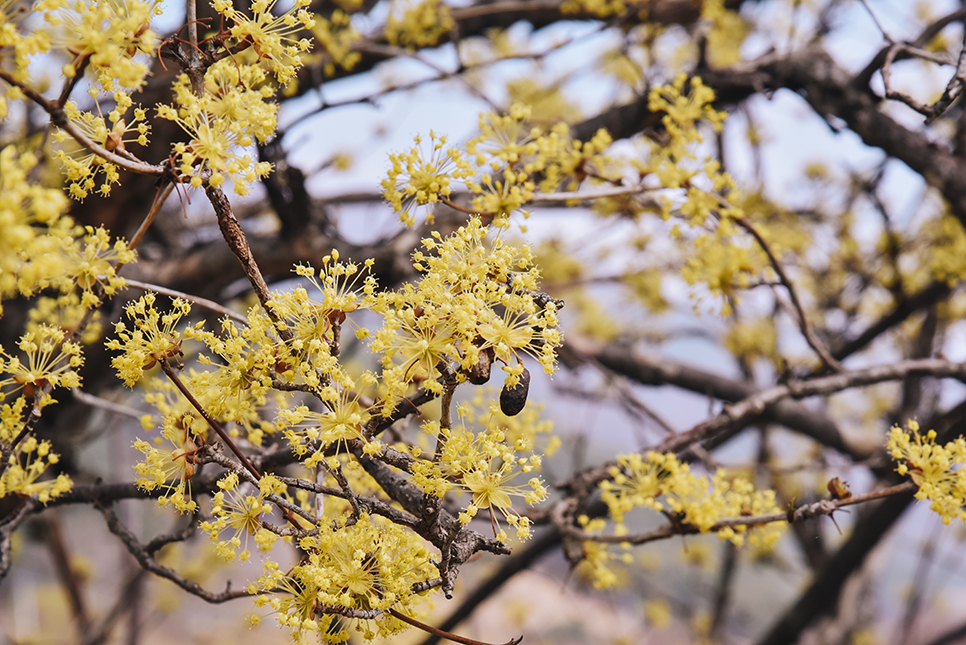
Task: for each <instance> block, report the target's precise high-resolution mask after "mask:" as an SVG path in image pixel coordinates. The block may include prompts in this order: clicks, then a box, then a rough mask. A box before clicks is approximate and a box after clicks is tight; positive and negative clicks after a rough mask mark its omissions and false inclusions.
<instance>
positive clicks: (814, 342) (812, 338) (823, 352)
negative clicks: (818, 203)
mask: <svg viewBox="0 0 966 645" xmlns="http://www.w3.org/2000/svg"><path fill="white" fill-rule="evenodd" d="M719 199H720V198H719ZM722 202H723V203H724V204H727V202H726V201H724V200H722ZM727 207H730V204H729V205H728V206H727ZM733 219H734V221H735V223H736V224H738V225H739V226H740V227H741V228H743V229H745V230H746V231H748V232H749V233H751V235H752V237H754V238H755V241H757V242H758V245H759V246H760V247H761V248H762V250H763V251H764V252H765V255H767V256H768V260H769V261H770V262H771V265H772V268H773V269H774V270H775V273H777V274H778V279H779V280H781V283H782V285H784V287H785V289H786V290H787V291H788V296H789V297H790V298H791V299H792V306H793V307H794V308H795V313H796V314H798V327H799V329H801V331H802V335H803V336H804V337H805V341H806V342H807V343H808V346H809V347H811V348H812V349H813V350H814V351H815V353H816V354H818V357H819V358H820V359H821V360H822V362H823V363H825V365H826V366H827V367H829V368H830V369H832V370H834V371H836V372H841V371H842V370H843V369H845V368H843V367H842V364H841V363H839V362H838V361H837V360H835V357H834V356H832V354H831V353H830V352H829V351H828V348H827V347H825V344H824V343H823V342H822V341H821V340H820V339H819V337H818V336H817V335H816V334H815V329H814V328H813V327H812V325H811V324H810V323H809V322H808V316H806V315H805V308H804V307H803V306H802V301H801V299H800V298H799V297H798V290H796V289H795V285H794V283H793V282H792V280H791V278H789V277H788V274H787V273H786V272H785V268H784V267H783V266H782V263H781V262H780V261H779V260H778V256H776V255H775V252H774V251H773V250H772V248H771V245H770V244H768V241H767V240H766V239H765V238H764V236H762V234H761V233H760V232H759V231H758V229H757V228H755V227H754V225H752V223H751V222H749V221H748V220H747V219H746V218H744V217H735V218H733Z"/></svg>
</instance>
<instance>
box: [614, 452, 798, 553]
mask: <svg viewBox="0 0 966 645" xmlns="http://www.w3.org/2000/svg"><path fill="white" fill-rule="evenodd" d="M617 463H618V465H617V466H614V467H613V468H611V471H610V476H611V480H608V481H603V482H601V484H600V488H601V490H602V491H603V493H602V495H601V498H602V499H603V500H604V502H605V503H606V504H607V508H608V509H609V510H610V514H611V517H612V518H613V520H614V521H615V522H616V523H617V524H618V528H619V530H624V529H623V523H624V515H625V514H626V513H628V512H629V511H631V510H632V509H634V508H638V507H646V508H650V509H653V510H655V511H665V510H666V511H668V512H670V513H672V514H673V515H674V516H675V518H677V519H678V520H679V521H681V522H683V523H685V524H689V525H691V526H694V527H695V528H697V529H698V530H699V531H701V532H707V531H709V530H711V528H712V527H713V526H714V525H715V523H717V522H718V521H720V520H723V519H725V518H737V517H741V516H745V515H768V514H771V513H780V512H781V509H780V508H778V506H777V505H776V504H775V492H774V491H772V490H755V487H754V485H752V484H751V482H749V481H747V480H745V479H743V478H741V477H735V478H730V479H729V477H728V475H727V473H726V472H725V471H724V470H719V471H717V472H716V473H715V474H714V476H713V477H712V478H711V480H708V478H707V477H705V476H704V475H700V476H699V475H695V474H694V473H692V472H691V469H690V467H689V466H688V465H687V464H685V463H682V462H680V461H678V459H677V458H676V457H675V456H674V455H673V454H661V453H657V452H649V453H647V455H646V456H644V455H641V454H640V453H632V454H629V455H621V456H620V457H618V458H617ZM781 525H782V523H781V522H775V523H772V524H768V525H766V526H763V527H758V528H754V529H751V530H749V529H748V528H747V527H744V526H741V525H738V526H735V527H733V528H731V527H729V528H724V529H721V530H719V531H718V532H717V535H718V537H719V538H721V539H723V540H731V541H732V542H733V543H734V544H735V545H738V546H740V545H741V544H743V543H744V541H745V534H746V533H747V534H748V541H749V542H750V543H751V544H753V545H756V546H757V545H761V546H766V547H767V546H769V545H771V544H774V542H775V541H776V540H777V539H778V538H779V537H780V536H781Z"/></svg>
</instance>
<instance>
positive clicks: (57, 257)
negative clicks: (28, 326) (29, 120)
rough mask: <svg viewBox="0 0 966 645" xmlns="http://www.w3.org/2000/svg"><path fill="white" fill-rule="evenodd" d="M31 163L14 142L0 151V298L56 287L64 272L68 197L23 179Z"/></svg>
mask: <svg viewBox="0 0 966 645" xmlns="http://www.w3.org/2000/svg"><path fill="white" fill-rule="evenodd" d="M36 165H37V157H36V156H35V155H34V154H31V153H29V152H28V153H24V154H18V152H17V149H16V148H15V147H14V146H7V147H6V148H4V149H3V150H2V151H0V230H2V231H3V235H0V302H2V300H3V299H4V298H10V297H12V296H14V295H16V294H20V295H24V296H30V295H32V294H33V293H35V292H36V291H39V290H41V289H47V288H50V287H51V286H58V287H59V286H60V282H59V280H58V279H59V278H60V277H62V276H63V275H64V274H65V273H66V268H65V263H66V259H65V257H64V254H63V253H62V250H63V246H64V239H65V238H68V239H69V238H70V236H71V234H72V232H73V228H74V226H73V222H72V221H71V220H70V218H68V217H66V216H64V213H65V211H66V210H67V206H68V201H69V200H68V199H67V198H66V197H65V196H64V193H63V191H61V190H57V189H53V188H45V187H44V186H43V185H42V184H40V183H39V182H34V181H28V178H27V174H28V173H29V172H30V171H31V170H32V169H33V168H34V167H35V166H36ZM2 313H3V309H2V306H0V314H2Z"/></svg>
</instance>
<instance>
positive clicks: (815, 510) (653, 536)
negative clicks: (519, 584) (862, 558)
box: [554, 481, 918, 545]
mask: <svg viewBox="0 0 966 645" xmlns="http://www.w3.org/2000/svg"><path fill="white" fill-rule="evenodd" d="M917 488H918V486H916V484H915V483H914V482H912V481H908V482H904V483H902V484H896V485H895V486H889V487H888V488H882V489H880V490H875V491H872V492H870V493H866V494H864V495H856V496H854V497H847V498H845V499H836V500H831V499H823V500H821V501H818V502H814V503H812V504H804V505H802V506H799V507H798V508H797V509H795V510H794V511H789V512H787V513H770V514H768V515H755V516H749V517H729V518H725V519H723V520H719V521H717V522H715V523H714V524H713V525H712V526H711V527H710V528H708V529H707V530H706V531H702V530H700V529H699V528H698V527H696V526H691V525H690V524H684V523H679V522H678V523H670V524H665V525H664V526H662V527H661V528H659V529H655V530H653V531H649V532H648V533H639V534H637V535H601V534H597V533H588V532H587V531H582V530H580V529H577V528H574V527H573V525H572V524H571V523H563V524H562V525H561V524H558V522H557V521H554V525H555V526H557V528H558V529H559V530H561V531H563V532H564V533H565V534H567V535H568V536H569V537H572V538H574V539H577V540H584V541H590V542H600V543H603V544H625V543H626V544H635V545H636V544H645V543H647V542H655V541H657V540H664V539H667V538H669V537H673V536H675V535H690V534H695V533H717V532H718V531H721V530H723V529H734V528H739V527H744V528H752V527H756V526H764V525H766V524H773V523H775V522H800V521H802V520H807V519H811V518H813V517H821V516H823V515H831V514H832V513H834V512H835V511H837V510H839V509H841V508H843V507H845V506H853V505H855V504H862V503H865V502H870V501H873V500H877V499H883V498H886V497H892V496H895V495H901V494H903V493H909V492H912V491H915V490H916V489H917ZM555 519H556V518H555Z"/></svg>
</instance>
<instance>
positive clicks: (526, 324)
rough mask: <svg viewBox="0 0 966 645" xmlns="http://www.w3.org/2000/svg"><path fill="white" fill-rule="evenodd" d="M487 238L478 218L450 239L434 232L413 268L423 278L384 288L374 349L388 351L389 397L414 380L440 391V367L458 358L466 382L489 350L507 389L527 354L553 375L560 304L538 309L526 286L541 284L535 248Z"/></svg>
mask: <svg viewBox="0 0 966 645" xmlns="http://www.w3.org/2000/svg"><path fill="white" fill-rule="evenodd" d="M486 236H487V229H486V227H484V226H483V225H482V224H481V223H480V221H479V219H478V218H472V219H471V220H470V221H469V223H467V224H466V225H465V226H462V227H460V228H459V230H457V231H456V233H454V234H453V235H451V236H449V237H447V238H445V239H443V238H442V237H441V236H440V235H439V233H433V237H430V238H426V239H424V240H423V242H422V244H423V248H424V249H425V250H426V252H423V251H417V252H415V253H414V254H413V260H414V266H415V267H416V269H417V270H418V271H421V272H422V273H423V275H422V277H421V278H420V280H419V281H418V282H416V283H415V284H413V285H407V286H406V287H404V288H403V289H402V290H401V291H399V292H396V293H384V294H381V297H380V298H379V302H378V304H377V305H375V306H374V309H376V310H377V311H379V312H380V313H382V314H383V317H384V324H383V327H382V329H380V330H379V331H377V332H376V333H375V335H374V338H373V342H372V349H373V350H374V351H377V352H383V354H384V356H383V372H382V380H383V386H384V388H385V392H384V393H383V395H384V398H386V399H387V400H390V401H391V400H394V399H395V398H396V397H398V396H401V395H402V393H403V392H405V390H406V389H407V388H408V386H409V383H411V382H412V381H413V379H414V378H419V379H426V381H425V383H424V384H423V385H424V386H425V387H427V388H429V389H433V390H435V391H442V385H441V383H440V382H439V378H440V376H441V372H440V365H449V364H452V363H458V365H459V368H460V369H461V371H460V372H458V373H457V375H456V376H457V380H458V381H463V380H466V379H467V373H468V372H470V371H471V370H473V369H474V367H475V366H477V365H478V364H479V363H480V361H481V354H484V353H485V354H487V356H486V357H484V358H483V359H482V360H490V361H492V360H496V361H499V362H500V363H502V365H501V367H502V369H503V370H504V371H505V372H506V373H507V378H506V385H507V386H509V387H512V386H514V385H516V384H517V383H518V382H519V379H520V375H521V374H522V373H523V369H524V366H523V362H522V360H521V356H522V355H523V354H529V355H531V356H533V357H534V358H536V359H537V360H538V361H540V363H541V365H543V368H544V371H545V372H546V373H547V374H552V373H553V371H554V361H555V354H554V349H555V348H556V347H557V346H558V345H559V344H560V343H561V342H562V336H561V334H560V332H559V330H557V328H556V327H557V324H558V319H557V314H556V306H555V305H554V303H552V302H550V303H547V304H546V305H545V306H544V307H540V306H538V305H537V303H536V302H535V301H534V298H533V296H532V295H530V293H529V292H528V291H527V290H532V289H535V288H536V279H537V275H538V272H537V269H536V268H535V267H534V266H533V263H532V254H531V251H530V249H529V248H528V247H523V248H516V247H513V246H510V245H508V244H506V243H504V241H503V240H502V239H500V238H496V239H494V240H492V242H491V243H490V244H489V245H487V244H486ZM396 357H399V359H400V361H401V362H399V363H397V362H395V360H394V359H396ZM487 378H488V372H487ZM387 405H394V404H389V403H387Z"/></svg>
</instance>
